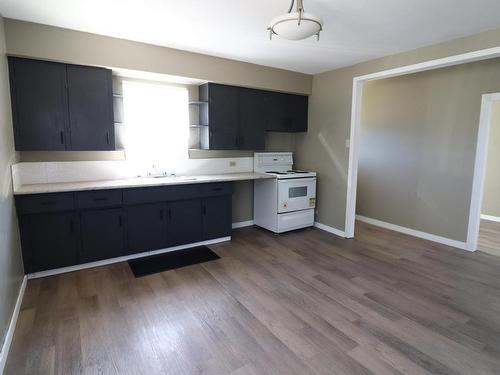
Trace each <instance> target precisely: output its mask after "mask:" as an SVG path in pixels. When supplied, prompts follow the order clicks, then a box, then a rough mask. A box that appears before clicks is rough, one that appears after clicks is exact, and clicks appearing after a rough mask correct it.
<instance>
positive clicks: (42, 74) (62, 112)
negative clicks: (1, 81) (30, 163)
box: [9, 57, 67, 151]
mask: <svg viewBox="0 0 500 375" xmlns="http://www.w3.org/2000/svg"><path fill="white" fill-rule="evenodd" d="M9 68H10V69H9V70H10V87H11V99H12V117H13V120H14V121H13V122H14V135H15V141H16V150H18V151H36V150H66V148H67V146H66V143H67V142H66V141H67V137H66V134H67V132H66V129H67V99H66V65H64V64H57V63H51V62H46V61H37V60H29V59H20V58H14V57H9Z"/></svg>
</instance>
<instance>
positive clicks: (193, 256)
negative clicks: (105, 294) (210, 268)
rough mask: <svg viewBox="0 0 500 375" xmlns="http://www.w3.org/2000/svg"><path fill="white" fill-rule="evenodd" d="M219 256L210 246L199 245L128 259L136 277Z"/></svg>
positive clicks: (206, 260) (214, 258) (207, 260)
mask: <svg viewBox="0 0 500 375" xmlns="http://www.w3.org/2000/svg"><path fill="white" fill-rule="evenodd" d="M219 258H220V257H219V256H218V255H217V254H215V253H214V252H213V251H212V250H210V249H209V248H208V247H206V246H199V247H193V248H191V249H184V250H177V251H172V252H169V253H165V254H159V255H152V256H149V257H146V258H138V259H131V260H129V261H128V265H129V266H130V269H131V270H132V272H133V273H134V276H135V277H141V276H146V275H151V274H153V273H157V272H163V271H168V270H173V269H175V268H181V267H186V266H191V265H193V264H198V263H203V262H209V261H211V260H216V259H219Z"/></svg>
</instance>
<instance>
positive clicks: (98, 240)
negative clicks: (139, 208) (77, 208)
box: [79, 209, 125, 263]
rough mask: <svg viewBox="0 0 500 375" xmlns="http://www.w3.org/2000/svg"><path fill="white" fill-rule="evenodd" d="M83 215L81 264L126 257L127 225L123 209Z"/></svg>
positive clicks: (83, 213) (88, 212)
mask: <svg viewBox="0 0 500 375" xmlns="http://www.w3.org/2000/svg"><path fill="white" fill-rule="evenodd" d="M81 215H82V216H81V231H82V251H81V253H80V257H79V260H80V263H86V262H93V261H96V260H101V259H108V258H115V257H119V256H122V255H124V249H125V241H124V239H125V231H124V225H125V223H124V218H123V211H122V210H121V209H106V210H98V211H85V212H82V214H81Z"/></svg>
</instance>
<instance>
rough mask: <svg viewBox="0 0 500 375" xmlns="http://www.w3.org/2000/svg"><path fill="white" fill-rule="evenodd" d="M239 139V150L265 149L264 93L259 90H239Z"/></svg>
mask: <svg viewBox="0 0 500 375" xmlns="http://www.w3.org/2000/svg"><path fill="white" fill-rule="evenodd" d="M239 91H240V93H239V94H240V98H239V102H240V106H239V107H240V112H239V128H238V130H239V134H238V135H239V137H238V148H239V149H240V150H263V149H264V147H265V131H264V127H265V125H266V116H265V111H264V109H265V92H264V91H261V90H253V89H245V88H241V89H240V90H239Z"/></svg>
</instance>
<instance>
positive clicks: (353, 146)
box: [345, 47, 500, 251]
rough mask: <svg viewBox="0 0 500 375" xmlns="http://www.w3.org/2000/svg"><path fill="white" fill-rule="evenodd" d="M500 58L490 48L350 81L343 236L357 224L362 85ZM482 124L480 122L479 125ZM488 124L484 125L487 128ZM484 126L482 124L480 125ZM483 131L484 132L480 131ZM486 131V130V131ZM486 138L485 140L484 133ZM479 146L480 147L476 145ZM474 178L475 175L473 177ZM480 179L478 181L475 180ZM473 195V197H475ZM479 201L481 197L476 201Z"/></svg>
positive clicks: (498, 50)
mask: <svg viewBox="0 0 500 375" xmlns="http://www.w3.org/2000/svg"><path fill="white" fill-rule="evenodd" d="M499 56H500V47H493V48H487V49H482V50H478V51H473V52H467V53H463V54H459V55H453V56H448V57H444V58H440V59H435V60H429V61H425V62H421V63H417V64H411V65H406V66H402V67H398V68H393V69H389V70H384V71H380V72H376V73H371V74H366V75H363V76H357V77H354V78H353V83H352V105H351V129H350V140H349V166H348V175H347V195H346V213H345V237H346V238H353V237H354V227H355V221H356V191H357V182H358V181H357V180H358V164H359V145H360V128H361V106H362V97H363V86H364V83H365V82H369V81H376V80H380V79H385V78H392V77H398V76H403V75H407V74H413V73H418V72H424V71H427V70H433V69H438V68H444V67H448V66H454V65H460V64H466V63H470V62H475V61H481V60H487V59H492V58H495V57H499ZM480 125H481V122H480ZM488 125H489V124H488V123H487V124H486V126H488ZM483 126H484V124H483ZM482 130H483V131H484V129H482ZM486 131H487V129H486ZM485 135H486V138H487V134H485ZM484 138H485V137H482V136H481V134H478V148H477V150H478V151H481V152H476V163H475V165H474V179H473V194H472V197H471V210H470V213H469V225H468V233H467V243H466V250H470V251H474V250H476V247H475V246H477V245H476V243H477V234H476V238H474V233H475V231H476V228H475V224H474V223H476V221H477V218H476V211H477V210H478V209H479V211H480V208H479V207H480V206H478V205H479V203H480V202H473V200H474V199H477V198H478V196H479V195H481V194H479V193H478V192H477V191H478V189H479V188H480V187H482V185H483V184H484V181H481V177H480V175H481V173H482V174H483V175H484V162H485V159H484V158H481V155H480V154H481V153H484V152H485V150H484V142H486V141H487V139H484ZM480 141H481V142H482V143H481V147H479V142H480ZM476 175H477V176H476ZM483 177H484V176H483ZM478 179H479V180H478ZM474 192H476V194H474ZM480 199H482V195H481V196H480V197H479V200H480Z"/></svg>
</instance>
